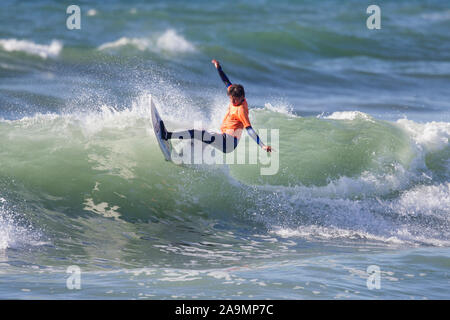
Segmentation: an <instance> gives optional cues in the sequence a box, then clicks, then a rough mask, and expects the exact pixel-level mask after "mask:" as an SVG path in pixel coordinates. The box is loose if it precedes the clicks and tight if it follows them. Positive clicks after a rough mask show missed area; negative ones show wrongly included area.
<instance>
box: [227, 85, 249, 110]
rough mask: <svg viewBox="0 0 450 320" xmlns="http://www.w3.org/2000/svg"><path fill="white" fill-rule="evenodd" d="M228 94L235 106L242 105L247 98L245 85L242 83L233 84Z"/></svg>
mask: <svg viewBox="0 0 450 320" xmlns="http://www.w3.org/2000/svg"><path fill="white" fill-rule="evenodd" d="M227 94H228V96H229V97H230V101H231V103H232V104H233V105H234V106H238V105H240V104H241V103H242V101H244V99H245V91H244V87H243V86H242V85H240V84H232V85H231V86H229V87H228V92H227Z"/></svg>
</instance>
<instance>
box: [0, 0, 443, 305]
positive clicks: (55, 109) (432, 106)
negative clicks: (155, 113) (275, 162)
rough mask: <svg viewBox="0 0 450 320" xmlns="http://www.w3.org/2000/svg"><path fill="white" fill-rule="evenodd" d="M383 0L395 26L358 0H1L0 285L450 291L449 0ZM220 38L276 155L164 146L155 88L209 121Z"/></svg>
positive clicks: (295, 294) (205, 291)
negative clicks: (165, 152) (166, 153)
mask: <svg viewBox="0 0 450 320" xmlns="http://www.w3.org/2000/svg"><path fill="white" fill-rule="evenodd" d="M377 4H378V5H379V6H380V7H381V12H382V29H381V30H368V29H367V27H366V19H367V17H368V14H366V8H367V6H368V5H369V4H368V3H364V2H361V1H345V2H343V1H322V2H320V3H317V2H314V1H252V2H245V1H235V2H233V4H230V3H229V2H227V3H225V2H224V3H218V4H214V5H213V4H211V3H210V2H207V1H190V2H186V1H165V2H161V3H158V2H155V3H140V2H135V1H127V2H120V1H114V2H108V3H103V2H100V1H98V2H93V1H89V2H87V1H86V2H80V3H79V5H80V7H81V30H68V29H67V28H66V18H67V16H68V15H67V14H65V11H66V8H67V5H68V4H66V3H63V2H60V1H35V2H33V3H22V2H19V1H3V2H2V5H1V6H2V10H1V11H0V26H1V27H0V137H1V139H0V164H1V166H0V298H19V299H43V298H55V299H80V298H82V299H103V298H105V299H113V298H124V299H131V298H135V299H141V298H149V299H159V298H167V299H174V298H185V299H186V298H187V299H191V298H192V299H196V298H203V299H205V298H213V299H223V298H240V299H266V298H273V299H335V298H336V299H348V298H350V299H411V298H413V299H424V298H428V299H430V298H437V299H448V298H449V293H450V292H449V291H450V290H449V287H450V286H449V284H450V283H449V281H450V278H449V270H450V250H449V247H450V228H449V227H450V219H449V214H450V200H449V199H450V196H449V195H450V182H449V177H450V169H449V168H450V167H449V159H450V157H449V155H450V147H449V144H448V138H449V135H450V123H449V122H450V117H449V115H450V113H449V108H450V102H449V101H450V99H449V98H450V93H449V90H448V88H449V87H450V50H449V49H450V36H449V35H448V30H449V26H450V7H449V6H448V3H446V2H445V1H426V2H423V1H379V2H378V3H377ZM212 58H216V59H218V60H219V61H220V62H221V63H222V65H223V68H224V70H225V71H226V72H227V74H228V76H229V77H230V79H231V80H232V81H233V82H239V83H242V84H243V85H244V86H245V88H246V93H247V100H248V102H249V108H250V119H251V120H252V124H253V126H254V127H255V128H257V129H276V130H279V137H280V141H279V144H278V145H277V155H276V156H277V157H278V158H279V170H278V171H277V173H276V174H275V175H261V174H260V172H261V171H260V169H261V167H262V165H260V164H256V165H251V164H248V165H238V164H234V165H215V166H210V165H194V166H176V165H173V164H170V163H167V162H165V161H164V159H163V156H162V154H161V152H160V150H159V148H158V145H157V142H156V140H155V137H154V135H153V131H152V128H151V115H150V110H149V106H150V104H149V97H150V95H151V96H152V97H153V98H154V99H155V100H156V103H157V105H158V107H159V109H160V111H161V115H162V117H163V118H164V119H167V125H168V127H169V128H174V129H176V128H177V129H178V128H180V129H181V128H189V127H191V126H192V124H193V123H196V122H201V124H202V126H203V127H205V128H208V129H216V130H217V129H218V127H219V126H220V122H221V120H222V118H223V115H224V113H225V111H226V108H227V97H226V95H225V89H224V88H223V84H222V83H221V81H220V79H219V78H218V76H217V72H216V71H215V69H214V67H213V66H212V64H211V63H210V60H211V59H212ZM244 137H245V134H244ZM245 139H248V138H245ZM249 143H250V144H251V143H253V142H251V141H250V142H249ZM246 146H247V145H246V141H244V142H241V143H240V145H239V147H238V150H237V151H236V153H237V154H239V153H242V152H244V153H245V151H246V150H245V148H246ZM371 265H376V266H378V267H379V269H380V287H379V289H371V290H370V289H369V288H368V286H367V279H368V276H369V274H368V272H367V268H368V267H369V266H371ZM69 266H78V267H79V268H80V270H81V288H80V289H79V290H77V289H75V290H69V289H68V288H67V286H66V281H67V279H68V278H69V276H70V274H68V273H67V272H66V271H67V268H68V267H69Z"/></svg>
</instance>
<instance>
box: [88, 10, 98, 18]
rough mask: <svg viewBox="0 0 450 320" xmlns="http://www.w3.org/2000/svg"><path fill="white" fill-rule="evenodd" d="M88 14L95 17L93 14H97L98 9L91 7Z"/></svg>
mask: <svg viewBox="0 0 450 320" xmlns="http://www.w3.org/2000/svg"><path fill="white" fill-rule="evenodd" d="M86 15H87V16H89V17H93V16H95V15H97V10H95V9H89V10H88V12H87V13H86Z"/></svg>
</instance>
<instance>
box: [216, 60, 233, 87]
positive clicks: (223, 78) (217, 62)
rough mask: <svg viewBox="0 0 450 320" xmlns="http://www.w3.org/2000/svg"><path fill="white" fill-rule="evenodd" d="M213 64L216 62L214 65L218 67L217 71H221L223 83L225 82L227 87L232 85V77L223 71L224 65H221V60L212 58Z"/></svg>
mask: <svg viewBox="0 0 450 320" xmlns="http://www.w3.org/2000/svg"><path fill="white" fill-rule="evenodd" d="M211 62H212V63H213V64H214V66H215V67H216V69H217V72H219V76H220V79H222V81H223V83H224V84H225V86H226V87H227V89H228V88H229V87H230V86H231V81H230V79H228V77H227V75H226V74H225V72H223V70H222V66H221V65H220V63H219V61H217V60H215V59H214V60H212V61H211Z"/></svg>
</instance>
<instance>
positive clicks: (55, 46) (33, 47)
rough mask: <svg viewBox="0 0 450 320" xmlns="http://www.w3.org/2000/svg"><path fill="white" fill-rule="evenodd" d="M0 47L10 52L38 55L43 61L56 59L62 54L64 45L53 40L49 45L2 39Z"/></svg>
mask: <svg viewBox="0 0 450 320" xmlns="http://www.w3.org/2000/svg"><path fill="white" fill-rule="evenodd" d="M0 47H1V48H3V50H5V51H8V52H14V51H19V52H25V53H27V54H31V55H36V56H39V57H41V58H42V59H47V58H49V57H50V58H56V57H57V56H59V54H60V53H61V50H62V48H63V44H62V43H61V41H58V40H52V42H51V43H50V44H49V45H45V44H37V43H35V42H32V41H29V40H17V39H0Z"/></svg>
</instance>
